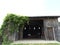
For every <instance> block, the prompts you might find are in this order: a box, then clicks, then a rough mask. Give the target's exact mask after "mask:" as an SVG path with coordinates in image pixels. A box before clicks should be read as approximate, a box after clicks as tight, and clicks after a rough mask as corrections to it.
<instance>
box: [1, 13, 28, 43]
mask: <svg viewBox="0 0 60 45" xmlns="http://www.w3.org/2000/svg"><path fill="white" fill-rule="evenodd" d="M27 21H29V18H28V17H27V16H17V15H15V14H8V15H7V16H6V17H5V19H4V22H3V24H2V26H1V29H0V36H2V39H3V42H4V43H7V42H9V39H8V36H9V35H12V34H13V33H14V32H15V31H16V32H18V29H19V27H20V28H21V27H22V26H23V25H24V24H25V23H26V22H27Z"/></svg>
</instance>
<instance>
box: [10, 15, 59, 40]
mask: <svg viewBox="0 0 60 45" xmlns="http://www.w3.org/2000/svg"><path fill="white" fill-rule="evenodd" d="M58 17H59V16H36V17H29V19H30V20H29V22H28V23H25V25H24V27H23V29H22V30H21V29H19V32H18V33H17V32H15V33H14V34H13V35H12V36H10V39H12V40H14V41H15V40H59V38H58V37H59V34H58Z"/></svg>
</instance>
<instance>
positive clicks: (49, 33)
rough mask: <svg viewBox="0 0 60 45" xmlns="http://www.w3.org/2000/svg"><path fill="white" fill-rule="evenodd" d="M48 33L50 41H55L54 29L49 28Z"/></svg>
mask: <svg viewBox="0 0 60 45" xmlns="http://www.w3.org/2000/svg"><path fill="white" fill-rule="evenodd" d="M47 32H48V34H47V35H48V39H49V40H54V35H53V27H48V28H47Z"/></svg>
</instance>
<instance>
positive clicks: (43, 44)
mask: <svg viewBox="0 0 60 45" xmlns="http://www.w3.org/2000/svg"><path fill="white" fill-rule="evenodd" d="M13 45H60V43H40V44H38V43H36V44H33V43H30V44H22V43H21V44H13Z"/></svg>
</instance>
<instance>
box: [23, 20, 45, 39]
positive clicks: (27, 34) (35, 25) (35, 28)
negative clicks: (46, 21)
mask: <svg viewBox="0 0 60 45" xmlns="http://www.w3.org/2000/svg"><path fill="white" fill-rule="evenodd" d="M23 39H44V27H43V20H30V21H29V24H25V26H24V29H23Z"/></svg>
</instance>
